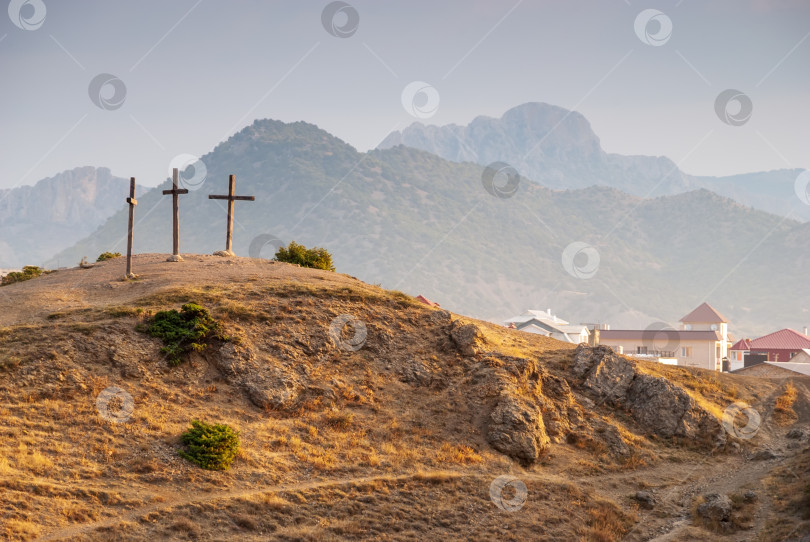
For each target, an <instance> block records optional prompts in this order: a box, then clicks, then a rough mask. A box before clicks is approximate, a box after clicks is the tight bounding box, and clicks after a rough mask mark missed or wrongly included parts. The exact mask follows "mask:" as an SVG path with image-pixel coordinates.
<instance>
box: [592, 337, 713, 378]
mask: <svg viewBox="0 0 810 542" xmlns="http://www.w3.org/2000/svg"><path fill="white" fill-rule="evenodd" d="M599 343H600V344H603V345H605V346H610V347H611V348H614V347H616V346H621V347H622V348H623V349H624V353H625V354H626V355H631V354H635V353H636V349H637V347H639V346H644V345H643V344H641V340H632V339H628V340H624V339H605V338H600V341H599ZM717 344H718V343H717V341H681V342H680V343H679V344H677V345H672V344H667V343H666V341H664V340H661V341H658V340H656V341H655V343H654V345H653V344H649V345H647V346H648V348H651V349H652V348H653V346H654V347H655V348H657V349H660V350H664V349H667V348H673V347H674V348H675V359H677V360H678V365H681V366H685V367H700V368H703V369H710V370H713V371H714V370H721V369H722V366H721V365H720V360H721V359H722V356H721V357H720V358H716V357H715V355H716V346H715V345H717ZM683 347H686V348H691V349H692V355H691V356H683V355H682V351H681V348H683Z"/></svg>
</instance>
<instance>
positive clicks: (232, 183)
mask: <svg viewBox="0 0 810 542" xmlns="http://www.w3.org/2000/svg"><path fill="white" fill-rule="evenodd" d="M235 188H236V176H234V175H229V176H228V195H227V196H215V195H213V194H211V195H209V196H208V199H226V200H228V225H227V233H226V237H225V252H224V253H223V254H222V255H227V256H233V250H231V246H232V245H233V202H234V201H237V200H239V201H256V198H255V197H253V196H236V195H234V190H235Z"/></svg>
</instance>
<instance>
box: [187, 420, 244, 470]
mask: <svg viewBox="0 0 810 542" xmlns="http://www.w3.org/2000/svg"><path fill="white" fill-rule="evenodd" d="M191 426H192V427H191V429H189V430H188V431H186V432H185V433H183V434H182V435H181V437H180V440H181V441H182V442H183V444H185V445H186V450H181V451H180V452H179V453H180V456H181V457H183V458H185V459H188V460H189V461H191V462H192V463H195V464H197V465H199V466H200V467H202V468H204V469H208V470H228V468H229V467H230V466H231V463H233V460H234V458H236V454H238V453H239V432H238V431H234V430H233V429H231V427H229V426H228V425H225V424H209V423H205V422H201V421H197V420H194V421H192V422H191Z"/></svg>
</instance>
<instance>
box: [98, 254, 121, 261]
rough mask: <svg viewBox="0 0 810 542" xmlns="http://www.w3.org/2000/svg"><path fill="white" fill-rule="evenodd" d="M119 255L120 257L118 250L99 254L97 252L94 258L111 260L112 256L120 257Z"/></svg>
mask: <svg viewBox="0 0 810 542" xmlns="http://www.w3.org/2000/svg"><path fill="white" fill-rule="evenodd" d="M120 257H121V253H120V252H102V253H101V254H99V256H98V259H96V261H97V262H106V261H107V260H112V259H114V258H120Z"/></svg>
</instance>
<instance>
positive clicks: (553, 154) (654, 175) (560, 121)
mask: <svg viewBox="0 0 810 542" xmlns="http://www.w3.org/2000/svg"><path fill="white" fill-rule="evenodd" d="M396 145H406V146H408V147H413V148H416V149H422V150H424V151H427V152H431V153H433V154H436V155H438V156H441V157H442V158H445V159H447V160H452V161H456V162H462V161H464V162H474V163H477V164H479V165H482V166H486V165H489V164H490V163H492V162H498V161H500V162H506V163H508V164H511V165H512V166H513V167H515V168H516V169H517V170H518V171H519V172H520V173H521V174H522V175H524V176H526V177H527V178H528V179H530V180H532V181H535V182H539V183H540V184H542V185H543V186H547V187H549V188H555V189H576V188H586V187H588V186H592V185H599V186H608V187H611V188H616V189H619V190H622V191H623V192H627V193H628V194H633V195H636V196H643V197H650V196H652V197H654V196H660V195H670V194H680V193H682V192H688V191H690V190H695V189H698V188H705V189H707V190H711V191H712V192H715V193H717V194H720V195H722V196H725V197H727V198H731V199H733V200H735V201H737V202H739V203H742V204H744V205H749V206H751V207H754V208H755V209H760V210H763V211H767V212H769V213H774V214H778V215H780V216H786V215H787V214H788V213H792V214H791V218H793V219H796V220H802V221H808V220H810V207H808V206H806V205H802V204H801V203H800V202H799V200H798V199H797V198H796V195H795V192H794V186H793V185H794V182H795V180H796V177H797V176H798V175H799V173H801V171H802V170H801V169H782V170H776V171H768V172H757V173H749V174H744V175H732V176H728V177H696V176H692V175H688V174H686V173H684V172H683V171H681V170H680V169H679V168H678V166H676V165H675V163H674V162H673V161H672V160H670V159H669V158H666V157H663V156H658V157H653V156H625V155H619V154H612V153H607V152H605V151H604V150H603V149H602V147H601V144H600V141H599V138H598V137H597V135H596V134H595V133H594V132H593V130H592V128H591V125H590V123H589V122H588V120H587V119H586V118H585V117H584V116H582V114H580V113H578V112H576V111H569V110H567V109H564V108H562V107H557V106H554V105H549V104H545V103H536V102H531V103H526V104H522V105H519V106H517V107H513V108H512V109H510V110H509V111H507V112H506V113H504V114H503V116H502V117H501V118H498V119H496V118H492V117H485V116H480V117H477V118H475V119H474V120H473V121H472V122H470V124H468V125H467V126H459V125H455V124H450V125H446V126H429V125H428V126H426V125H424V124H422V123H419V122H415V123H413V124H411V125H410V126H408V127H407V128H405V129H404V130H402V131H395V132H393V133H391V134H389V135H388V137H386V139H385V140H383V142H382V143H380V145H379V148H383V149H386V148H391V147H394V146H396Z"/></svg>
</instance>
